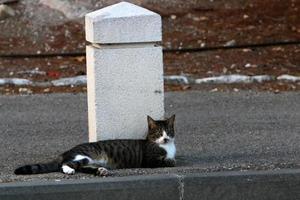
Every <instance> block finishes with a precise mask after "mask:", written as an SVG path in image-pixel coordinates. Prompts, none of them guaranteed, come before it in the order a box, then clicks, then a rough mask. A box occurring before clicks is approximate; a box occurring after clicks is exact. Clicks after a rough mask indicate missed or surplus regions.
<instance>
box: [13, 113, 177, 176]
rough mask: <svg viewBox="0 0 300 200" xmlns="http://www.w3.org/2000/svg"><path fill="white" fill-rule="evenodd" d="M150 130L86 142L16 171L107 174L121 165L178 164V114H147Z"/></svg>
mask: <svg viewBox="0 0 300 200" xmlns="http://www.w3.org/2000/svg"><path fill="white" fill-rule="evenodd" d="M147 121H148V133H147V137H146V139H145V140H106V141H98V142H93V143H84V144H80V145H77V146H75V147H74V148H72V149H70V150H69V151H66V152H64V153H63V154H61V155H60V156H58V157H57V159H55V160H53V161H51V162H48V163H44V164H33V165H25V166H22V167H19V168H17V169H16V170H15V171H14V173H15V174H17V175H19V174H41V173H50V172H59V171H61V172H63V173H64V174H70V175H71V174H75V171H78V172H83V173H90V174H95V175H98V176H108V175H109V174H110V172H111V171H110V170H113V169H122V168H155V167H174V166H175V154H176V147H175V143H174V140H175V130H174V121H175V115H173V116H171V117H170V118H169V119H166V120H153V119H152V118H151V117H150V116H147Z"/></svg>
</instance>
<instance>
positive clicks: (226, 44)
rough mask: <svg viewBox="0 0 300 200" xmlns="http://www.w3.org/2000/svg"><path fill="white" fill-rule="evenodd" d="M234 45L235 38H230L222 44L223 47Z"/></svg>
mask: <svg viewBox="0 0 300 200" xmlns="http://www.w3.org/2000/svg"><path fill="white" fill-rule="evenodd" d="M234 45H236V41H235V40H230V41H228V42H226V43H225V44H224V47H232V46H234Z"/></svg>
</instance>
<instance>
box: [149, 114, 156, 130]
mask: <svg viewBox="0 0 300 200" xmlns="http://www.w3.org/2000/svg"><path fill="white" fill-rule="evenodd" d="M147 121H148V128H149V129H150V130H152V129H155V128H156V127H157V125H156V123H155V120H154V119H152V118H151V117H150V116H149V115H148V116H147Z"/></svg>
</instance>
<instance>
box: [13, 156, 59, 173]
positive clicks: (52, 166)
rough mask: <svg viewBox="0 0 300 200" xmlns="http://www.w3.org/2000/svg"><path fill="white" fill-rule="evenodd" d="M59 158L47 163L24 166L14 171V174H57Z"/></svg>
mask: <svg viewBox="0 0 300 200" xmlns="http://www.w3.org/2000/svg"><path fill="white" fill-rule="evenodd" d="M61 162H62V161H61V158H58V159H56V160H53V161H51V162H48V163H41V164H33V165H24V166H22V167H19V168H17V169H15V174H17V175H21V174H43V173H50V172H59V171H60V168H61Z"/></svg>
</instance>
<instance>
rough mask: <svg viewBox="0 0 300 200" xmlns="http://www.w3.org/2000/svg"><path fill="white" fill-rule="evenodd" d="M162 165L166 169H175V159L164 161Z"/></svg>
mask: <svg viewBox="0 0 300 200" xmlns="http://www.w3.org/2000/svg"><path fill="white" fill-rule="evenodd" d="M164 163H165V166H166V167H175V165H176V161H175V159H165V160H164Z"/></svg>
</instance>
